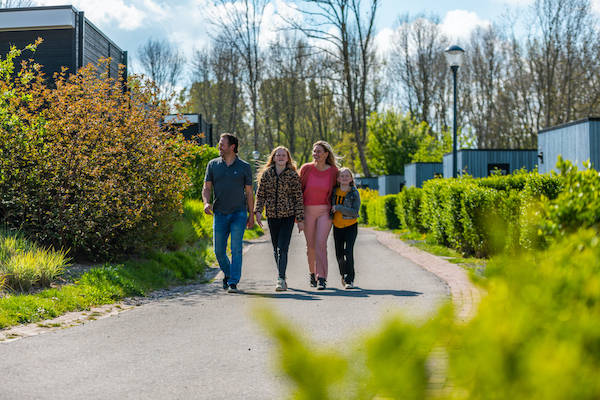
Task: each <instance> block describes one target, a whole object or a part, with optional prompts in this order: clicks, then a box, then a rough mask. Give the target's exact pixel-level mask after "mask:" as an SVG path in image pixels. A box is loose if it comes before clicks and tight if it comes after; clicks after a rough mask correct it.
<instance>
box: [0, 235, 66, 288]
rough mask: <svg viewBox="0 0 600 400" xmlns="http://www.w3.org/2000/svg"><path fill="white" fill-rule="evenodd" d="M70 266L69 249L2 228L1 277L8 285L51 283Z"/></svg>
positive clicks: (23, 286) (0, 244)
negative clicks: (46, 245) (45, 244)
mask: <svg viewBox="0 0 600 400" xmlns="http://www.w3.org/2000/svg"><path fill="white" fill-rule="evenodd" d="M68 266H69V258H68V257H67V255H66V252H65V251H63V250H59V251H55V250H52V249H46V248H43V247H40V246H38V245H36V244H35V243H33V242H31V241H29V240H27V239H26V238H25V237H24V236H23V235H22V234H21V233H19V232H9V231H6V230H3V231H0V281H2V282H4V285H5V286H6V287H7V288H8V289H10V290H13V291H26V290H29V289H30V288H31V287H33V286H40V287H48V286H50V284H51V283H52V282H53V281H55V280H56V278H58V277H59V276H60V275H61V274H62V273H63V271H64V270H65V268H67V267H68Z"/></svg>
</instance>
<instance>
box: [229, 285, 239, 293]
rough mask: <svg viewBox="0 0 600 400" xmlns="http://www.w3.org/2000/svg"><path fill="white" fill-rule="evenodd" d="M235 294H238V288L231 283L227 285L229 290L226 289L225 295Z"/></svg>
mask: <svg viewBox="0 0 600 400" xmlns="http://www.w3.org/2000/svg"><path fill="white" fill-rule="evenodd" d="M237 292H238V288H237V285H236V284H235V283H232V284H231V285H229V289H227V293H237Z"/></svg>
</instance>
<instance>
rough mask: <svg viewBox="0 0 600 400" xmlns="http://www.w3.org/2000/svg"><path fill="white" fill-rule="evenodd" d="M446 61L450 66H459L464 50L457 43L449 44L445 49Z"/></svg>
mask: <svg viewBox="0 0 600 400" xmlns="http://www.w3.org/2000/svg"><path fill="white" fill-rule="evenodd" d="M444 53H446V62H447V63H448V65H449V66H450V67H460V66H461V65H462V62H463V55H464V53H465V51H464V50H463V49H462V48H460V47H458V46H457V45H452V46H449V47H448V48H447V49H446V50H444Z"/></svg>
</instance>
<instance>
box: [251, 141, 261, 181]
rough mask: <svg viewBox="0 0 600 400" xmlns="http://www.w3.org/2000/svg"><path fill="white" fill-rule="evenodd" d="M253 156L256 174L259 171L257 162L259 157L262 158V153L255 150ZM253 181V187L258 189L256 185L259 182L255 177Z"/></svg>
mask: <svg viewBox="0 0 600 400" xmlns="http://www.w3.org/2000/svg"><path fill="white" fill-rule="evenodd" d="M252 158H254V174H255V175H256V174H257V172H258V168H257V163H258V159H259V158H260V153H259V152H258V150H254V151H253V152H252ZM253 181H254V182H253V184H252V187H253V188H254V189H256V185H257V184H258V182H256V181H255V180H254V179H253Z"/></svg>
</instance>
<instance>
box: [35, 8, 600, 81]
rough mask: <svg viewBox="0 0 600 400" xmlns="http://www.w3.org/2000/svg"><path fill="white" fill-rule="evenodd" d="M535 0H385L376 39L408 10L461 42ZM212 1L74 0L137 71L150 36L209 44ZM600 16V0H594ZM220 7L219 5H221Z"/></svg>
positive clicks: (383, 39) (381, 40)
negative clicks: (137, 60)
mask: <svg viewBox="0 0 600 400" xmlns="http://www.w3.org/2000/svg"><path fill="white" fill-rule="evenodd" d="M34 2H35V3H36V5H64V4H69V3H68V2H67V1H66V0H34ZM532 2H533V0H452V1H447V0H408V1H405V0H381V5H380V8H379V10H378V18H377V25H376V27H377V38H376V43H377V44H378V47H379V48H380V50H381V51H385V50H386V48H387V47H389V44H390V41H391V35H392V32H393V29H394V28H395V27H396V26H397V20H398V17H399V16H401V15H406V14H409V15H411V16H415V15H418V14H426V15H431V14H435V15H437V16H438V17H439V19H440V25H441V27H442V30H443V32H444V33H446V34H447V35H448V36H449V37H450V38H451V39H452V40H454V41H455V42H456V43H458V44H460V43H461V41H464V40H465V39H466V38H467V37H468V36H469V34H470V32H471V31H472V30H473V29H474V28H476V27H477V26H487V25H489V24H491V23H493V22H495V21H500V20H501V18H502V17H503V15H506V12H507V10H508V9H511V10H513V11H515V10H516V12H519V10H522V9H523V8H525V7H528V6H529V5H530V4H531V3H532ZM210 3H211V1H210V0H103V1H98V0H73V1H72V3H71V4H72V5H73V6H75V8H77V9H78V10H79V11H84V12H85V15H86V17H87V18H88V19H89V20H90V21H91V22H92V23H93V24H94V25H96V26H97V27H99V28H100V29H101V30H102V31H103V32H104V33H105V34H106V35H107V36H108V37H109V38H110V39H111V40H112V41H113V42H115V43H116V44H117V46H119V47H121V49H122V50H126V51H128V54H129V59H130V65H132V67H133V69H134V71H135V70H136V63H135V58H136V54H137V50H138V48H139V47H140V46H141V45H142V44H143V43H144V42H145V41H146V40H148V39H149V38H153V39H166V40H168V41H170V42H172V43H173V44H175V45H176V46H177V47H178V48H180V49H182V50H183V51H184V53H185V55H186V56H187V57H188V59H189V58H191V56H192V54H193V52H194V50H195V49H199V48H202V47H204V46H206V45H207V43H209V41H210V39H209V37H208V34H207V32H208V29H210V24H209V22H208V21H207V19H206V15H207V13H208V10H209V9H211V5H210ZM294 7H295V4H294V1H292V0H272V1H271V2H270V4H269V5H268V6H267V9H266V10H265V11H266V15H265V17H264V20H263V24H264V28H265V31H266V34H265V36H264V37H265V40H268V39H269V38H271V37H274V36H275V30H276V28H277V27H278V26H281V24H282V21H281V18H280V17H279V16H278V14H281V13H285V14H287V15H292V16H293V15H296V14H297V13H298V12H297V10H296V9H295V8H294ZM592 8H593V10H594V11H595V12H597V13H598V15H599V16H600V0H592ZM217 12H218V10H217Z"/></svg>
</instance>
